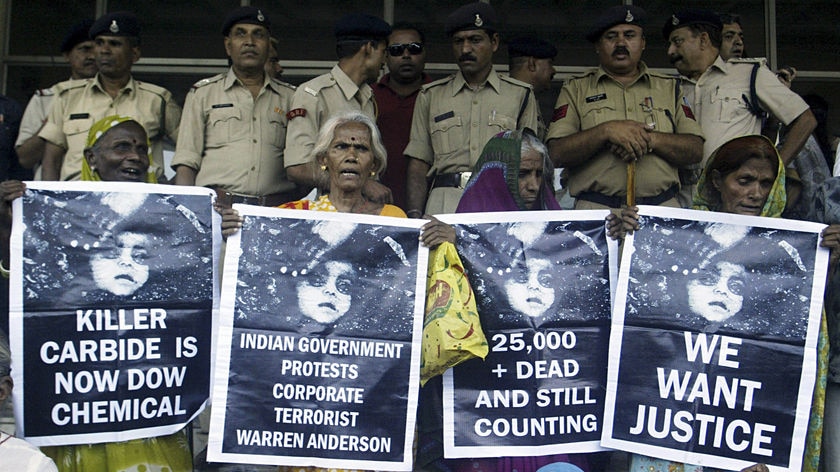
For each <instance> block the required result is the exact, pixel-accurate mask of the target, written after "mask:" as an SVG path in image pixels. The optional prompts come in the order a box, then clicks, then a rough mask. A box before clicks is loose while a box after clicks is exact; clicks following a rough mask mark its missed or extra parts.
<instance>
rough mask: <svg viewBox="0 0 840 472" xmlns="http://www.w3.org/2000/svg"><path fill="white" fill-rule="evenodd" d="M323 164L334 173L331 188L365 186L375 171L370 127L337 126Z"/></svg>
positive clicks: (349, 189) (357, 124)
mask: <svg viewBox="0 0 840 472" xmlns="http://www.w3.org/2000/svg"><path fill="white" fill-rule="evenodd" d="M320 161H321V165H325V166H327V171H328V172H329V173H330V186H331V187H330V188H336V189H338V188H340V189H342V190H344V191H354V190H356V189H361V188H362V186H363V185H364V183H365V182H366V181H367V179H368V178H370V173H371V171H372V170H374V165H375V164H374V158H373V147H372V146H371V137H370V130H369V129H368V127H367V126H365V125H363V124H362V123H354V122H350V123H345V124H343V125H341V126H339V127H337V128H336V129H335V136H334V137H333V140H332V141H331V142H330V147H329V149H328V150H327V154H326V156H322V157H321V158H320Z"/></svg>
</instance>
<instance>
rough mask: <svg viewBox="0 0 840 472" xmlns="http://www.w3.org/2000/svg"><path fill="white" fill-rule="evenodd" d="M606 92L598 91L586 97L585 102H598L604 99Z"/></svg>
mask: <svg viewBox="0 0 840 472" xmlns="http://www.w3.org/2000/svg"><path fill="white" fill-rule="evenodd" d="M606 99H607V94H606V93H599V94H598V95H593V96H591V97H586V103H595V102H600V101H601V100H606Z"/></svg>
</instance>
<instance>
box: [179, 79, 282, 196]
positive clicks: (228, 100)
mask: <svg viewBox="0 0 840 472" xmlns="http://www.w3.org/2000/svg"><path fill="white" fill-rule="evenodd" d="M293 94H294V87H293V86H291V85H289V84H286V83H283V82H280V81H278V80H274V79H272V78H270V77H268V76H266V77H265V81H264V83H263V87H262V89H261V90H260V92H259V94H258V95H257V97H256V98H254V97H253V95H252V94H251V91H250V90H248V88H247V87H245V86H244V85H243V84H242V82H240V81H239V79H237V78H236V74H235V73H234V72H233V69H228V71H227V73H225V74H219V75H216V76H213V77H210V78H207V79H203V80H200V81H198V82H196V84H195V85H193V87H192V90H190V93H189V94H188V95H187V100H186V103H185V104H184V115H183V117H182V118H181V126H180V130H179V136H178V145H177V147H176V148H175V156H174V157H173V159H172V167H176V166H179V165H183V166H187V167H189V168H191V169H195V170H196V171H197V174H196V179H195V184H196V185H199V186H203V187H213V188H221V189H223V190H226V191H228V192H231V193H237V194H240V195H248V196H266V195H271V194H277V193H285V192H289V191H291V190H294V188H295V185H294V183H292V182H289V181H288V180H287V179H286V169H285V167H284V166H283V148H284V147H285V145H286V124H287V119H286V113H287V112H288V111H289V107H290V106H291V103H292V95H293Z"/></svg>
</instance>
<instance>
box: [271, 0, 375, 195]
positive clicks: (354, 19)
mask: <svg viewBox="0 0 840 472" xmlns="http://www.w3.org/2000/svg"><path fill="white" fill-rule="evenodd" d="M389 34H391V26H389V25H388V23H385V22H384V21H383V20H382V19H380V18H377V17H375V16H371V15H365V14H361V13H350V14H347V15H345V16H343V17H342V18H340V19H339V20H338V21H337V22H336V24H335V40H336V51H337V52H338V64H336V65H335V66H334V67H333V68H332V70H330V71H329V72H328V73H326V74H323V75H320V76H318V77H315V78H314V79H312V80H310V81H308V82H305V83H303V84H301V85H300V86H299V87H298V89H297V91H296V92H295V95H294V98H293V99H292V109H291V110H290V111H289V112H288V113H287V115H286V116H287V118H288V120H289V130H288V134H287V135H286V172H287V175H288V176H289V179H291V180H292V181H293V182H296V183H298V184H299V185H301V186H303V187H307V188H312V187H318V188H319V189H321V190H326V188H327V187H328V186H329V178H328V175H327V173H326V172H325V171H322V170H321V169H320V167H319V166H318V165H317V164H316V162H315V156H313V155H312V148H313V147H314V146H315V138H316V137H317V136H318V130H319V129H320V127H321V124H323V123H324V122H325V121H326V120H327V119H329V118H330V117H331V116H332V115H334V114H336V113H338V112H340V111H346V110H358V111H361V112H362V113H365V114H366V115H368V116H370V117H371V118H373V119H374V120H376V102H375V101H374V98H373V91H372V90H371V88H370V86H369V85H368V83H369V82H373V81H375V80H376V78H377V77H378V76H379V71H380V70H381V69H382V67H383V66H384V64H385V46H386V44H387V40H388V35H389ZM363 192H364V193H365V195H366V196H367V197H368V198H369V199H371V200H374V201H378V202H386V203H389V202H390V201H391V191H390V190H389V189H388V187H385V186H384V185H382V184H380V183H379V182H376V181H374V180H373V179H369V180H368V183H367V184H366V185H365V188H364V189H363Z"/></svg>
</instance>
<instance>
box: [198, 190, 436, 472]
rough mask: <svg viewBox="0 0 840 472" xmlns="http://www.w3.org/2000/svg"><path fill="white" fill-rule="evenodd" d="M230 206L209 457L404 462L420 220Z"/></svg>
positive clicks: (411, 402) (421, 271) (364, 464)
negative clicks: (232, 227) (235, 220)
mask: <svg viewBox="0 0 840 472" xmlns="http://www.w3.org/2000/svg"><path fill="white" fill-rule="evenodd" d="M235 208H237V209H238V210H239V212H240V214H241V215H242V216H243V217H244V223H243V226H242V228H241V230H240V231H238V232H237V233H236V234H234V235H233V236H231V237H229V238H228V242H227V254H226V256H225V267H224V281H223V284H222V285H223V287H222V300H221V313H222V315H221V324H220V336H219V345H218V349H217V352H218V358H217V362H216V375H215V384H214V387H213V402H214V405H213V409H212V413H211V417H212V418H211V426H210V438H209V445H208V459H209V460H210V461H213V462H237V463H247V464H277V465H290V466H318V467H327V468H344V469H347V468H349V469H354V468H355V469H378V470H411V467H412V443H413V440H414V425H415V413H416V408H417V391H418V388H419V378H420V377H419V376H420V371H419V369H420V333H421V329H422V314H423V304H424V302H425V298H426V297H425V293H426V292H425V287H426V265H427V263H428V251H427V250H426V249H425V248H422V247H421V246H420V244H419V238H418V237H419V228H420V226H421V225H422V224H423V223H424V221H422V220H410V219H404V218H388V217H380V216H370V215H357V214H347V213H329V212H316V211H301V210H282V209H275V208H261V207H252V206H244V205H235Z"/></svg>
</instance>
